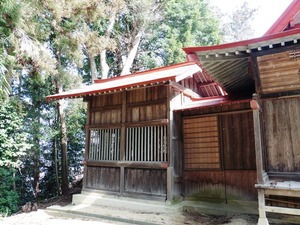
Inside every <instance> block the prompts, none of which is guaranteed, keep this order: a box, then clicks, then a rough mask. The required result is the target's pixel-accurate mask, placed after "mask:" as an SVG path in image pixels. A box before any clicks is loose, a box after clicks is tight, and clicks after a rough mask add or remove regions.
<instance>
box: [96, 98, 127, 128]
mask: <svg viewBox="0 0 300 225" xmlns="http://www.w3.org/2000/svg"><path fill="white" fill-rule="evenodd" d="M121 109H122V93H121V92H117V93H113V94H106V95H100V96H94V97H93V98H92V100H91V109H90V114H91V115H90V117H91V121H90V122H91V124H90V125H99V124H114V123H121V112H122V111H121Z"/></svg>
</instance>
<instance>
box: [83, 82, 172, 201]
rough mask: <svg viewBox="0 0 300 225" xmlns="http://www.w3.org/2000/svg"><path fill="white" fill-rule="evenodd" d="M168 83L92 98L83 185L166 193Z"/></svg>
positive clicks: (157, 194) (145, 192)
mask: <svg viewBox="0 0 300 225" xmlns="http://www.w3.org/2000/svg"><path fill="white" fill-rule="evenodd" d="M167 88H168V87H167V86H165V85H159V86H153V87H142V88H140V89H132V90H130V89H129V90H127V91H123V92H115V93H110V94H104V95H99V96H93V97H90V98H87V101H89V112H90V116H89V118H90V119H89V121H88V124H87V126H86V127H87V131H88V132H87V134H88V137H89V139H88V145H87V146H88V148H87V154H86V160H87V163H86V174H85V175H86V178H85V185H84V187H86V188H93V189H98V190H103V191H113V192H119V193H121V194H131V195H132V194H146V195H156V196H160V197H161V196H166V190H167V188H166V182H167V181H166V176H167V175H166V174H167V172H166V171H167V162H168V154H169V144H168V143H169V140H168V138H169V136H168V111H167V110H168V104H167V99H168V98H167ZM158 163H160V164H159V165H163V166H159V165H158Z"/></svg>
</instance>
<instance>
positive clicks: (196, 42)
mask: <svg viewBox="0 0 300 225" xmlns="http://www.w3.org/2000/svg"><path fill="white" fill-rule="evenodd" d="M161 11H162V12H161V19H160V21H159V22H156V23H154V24H152V26H151V27H150V28H149V30H148V32H147V33H148V35H147V38H144V39H143V41H142V45H141V51H140V54H139V56H138V59H137V61H136V63H138V65H139V66H136V67H141V66H142V64H143V62H146V63H145V64H146V65H145V64H144V66H143V67H144V68H145V67H146V68H147V67H148V68H153V67H157V66H163V65H170V64H174V63H178V62H182V61H185V53H184V51H183V50H182V48H183V47H188V46H201V45H213V44H218V43H219V42H220V39H221V35H220V33H219V28H218V27H219V23H218V19H217V17H216V15H215V14H214V13H213V11H212V9H211V8H210V7H209V4H208V1H207V0H169V1H165V2H164V4H162V10H161Z"/></svg>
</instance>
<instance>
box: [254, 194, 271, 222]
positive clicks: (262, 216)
mask: <svg viewBox="0 0 300 225" xmlns="http://www.w3.org/2000/svg"><path fill="white" fill-rule="evenodd" d="M257 192H258V215H259V218H258V222H257V225H269V222H268V219H267V215H266V209H265V206H266V205H265V190H264V189H260V188H259V189H258V190H257Z"/></svg>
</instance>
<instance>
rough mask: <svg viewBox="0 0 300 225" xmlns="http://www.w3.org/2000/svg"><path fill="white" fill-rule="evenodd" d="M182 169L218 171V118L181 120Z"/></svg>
mask: <svg viewBox="0 0 300 225" xmlns="http://www.w3.org/2000/svg"><path fill="white" fill-rule="evenodd" d="M183 139H184V168H185V169H219V168H220V153H219V132H218V117H217V116H209V117H192V118H184V119H183Z"/></svg>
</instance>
